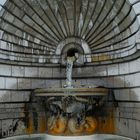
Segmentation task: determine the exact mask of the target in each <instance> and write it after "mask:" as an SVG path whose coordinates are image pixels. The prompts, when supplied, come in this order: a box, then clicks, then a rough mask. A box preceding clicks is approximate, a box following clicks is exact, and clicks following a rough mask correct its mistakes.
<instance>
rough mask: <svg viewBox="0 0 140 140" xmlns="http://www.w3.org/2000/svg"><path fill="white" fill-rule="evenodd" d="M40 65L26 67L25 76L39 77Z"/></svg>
mask: <svg viewBox="0 0 140 140" xmlns="http://www.w3.org/2000/svg"><path fill="white" fill-rule="evenodd" d="M38 71H39V70H38V67H25V77H38V75H39V72H38Z"/></svg>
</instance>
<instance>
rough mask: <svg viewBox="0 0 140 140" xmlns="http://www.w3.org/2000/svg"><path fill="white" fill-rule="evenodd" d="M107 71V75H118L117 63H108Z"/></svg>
mask: <svg viewBox="0 0 140 140" xmlns="http://www.w3.org/2000/svg"><path fill="white" fill-rule="evenodd" d="M107 73H108V75H118V73H119V67H118V64H114V65H109V66H108V67H107Z"/></svg>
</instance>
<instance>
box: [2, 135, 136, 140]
mask: <svg viewBox="0 0 140 140" xmlns="http://www.w3.org/2000/svg"><path fill="white" fill-rule="evenodd" d="M2 140H134V139H131V138H127V137H122V136H118V135H108V134H94V135H88V136H52V135H48V134H34V135H22V136H15V137H9V138H5V139H2Z"/></svg>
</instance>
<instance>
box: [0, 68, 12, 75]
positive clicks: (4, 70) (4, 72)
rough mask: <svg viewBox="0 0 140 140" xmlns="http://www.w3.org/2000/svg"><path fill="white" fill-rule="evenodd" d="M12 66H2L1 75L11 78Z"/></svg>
mask: <svg viewBox="0 0 140 140" xmlns="http://www.w3.org/2000/svg"><path fill="white" fill-rule="evenodd" d="M11 72H12V70H11V66H9V65H0V75H6V76H11Z"/></svg>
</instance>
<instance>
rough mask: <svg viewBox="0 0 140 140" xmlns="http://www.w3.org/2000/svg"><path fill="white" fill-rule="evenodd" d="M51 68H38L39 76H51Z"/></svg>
mask: <svg viewBox="0 0 140 140" xmlns="http://www.w3.org/2000/svg"><path fill="white" fill-rule="evenodd" d="M52 73H53V72H52V68H39V77H52Z"/></svg>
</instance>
